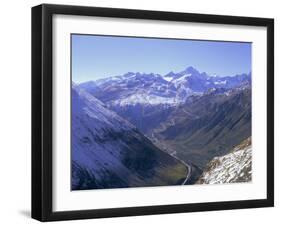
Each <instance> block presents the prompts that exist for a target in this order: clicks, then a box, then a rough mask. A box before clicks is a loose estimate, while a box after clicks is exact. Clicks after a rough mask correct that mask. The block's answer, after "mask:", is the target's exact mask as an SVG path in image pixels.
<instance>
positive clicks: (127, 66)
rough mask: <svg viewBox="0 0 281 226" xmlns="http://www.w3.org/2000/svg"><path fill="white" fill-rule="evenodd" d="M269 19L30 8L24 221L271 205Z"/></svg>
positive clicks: (271, 48)
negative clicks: (28, 182) (28, 176)
mask: <svg viewBox="0 0 281 226" xmlns="http://www.w3.org/2000/svg"><path fill="white" fill-rule="evenodd" d="M273 37H274V22H273V19H267V18H250V17H235V16H218V15H203V14H189V13H176V12H160V11H144V10H132V9H113V8H96V7H82V6H63V5H46V4H43V5H39V6H35V7H33V8H32V217H33V218H35V219H38V220H40V221H54V220H71V219H85V218H101V217H118V216H134V215H147V214H164V213H179V212H191V211H207V210H223V209H238V208H255V207H269V206H273V205H274V190H273V189H274V161H273V155H274V135H273V132H274V121H273V120H274V115H273V114H274V106H273V105H274V97H273V94H274V90H273V88H274V83H273V81H274V40H273Z"/></svg>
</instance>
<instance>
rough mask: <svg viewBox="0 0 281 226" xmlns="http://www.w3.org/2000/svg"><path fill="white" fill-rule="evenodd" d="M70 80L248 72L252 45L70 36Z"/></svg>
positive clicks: (77, 81)
mask: <svg viewBox="0 0 281 226" xmlns="http://www.w3.org/2000/svg"><path fill="white" fill-rule="evenodd" d="M71 38H72V46H71V48H72V49H71V52H72V59H71V60H72V81H73V82H75V83H82V82H86V81H96V80H99V79H104V78H109V77H115V76H122V75H124V74H126V73H128V72H134V73H137V72H140V73H145V74H150V73H154V74H160V75H162V76H163V75H166V74H168V73H169V72H171V71H173V72H175V73H178V72H181V71H183V70H185V69H186V68H187V67H189V66H192V67H194V68H195V69H196V70H198V71H199V72H200V73H202V72H206V73H207V74H208V75H216V76H235V75H237V74H243V73H246V74H248V73H250V72H251V43H242V42H224V41H202V40H178V39H158V38H138V37H117V36H97V35H72V36H71Z"/></svg>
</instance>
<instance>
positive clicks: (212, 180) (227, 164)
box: [197, 138, 252, 184]
mask: <svg viewBox="0 0 281 226" xmlns="http://www.w3.org/2000/svg"><path fill="white" fill-rule="evenodd" d="M251 179H252V146H251V138H248V139H246V140H245V141H243V142H242V143H241V144H240V145H238V146H236V147H235V148H234V149H233V150H232V151H231V152H230V153H229V154H227V155H224V156H220V157H215V158H214V159H213V160H212V161H210V162H209V164H208V165H207V167H206V169H205V171H204V172H203V174H202V175H201V177H200V178H199V180H198V181H197V184H224V183H237V182H250V181H251Z"/></svg>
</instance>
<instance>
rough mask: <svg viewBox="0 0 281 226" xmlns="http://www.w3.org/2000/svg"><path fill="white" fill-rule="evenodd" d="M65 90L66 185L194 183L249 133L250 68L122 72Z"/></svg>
mask: <svg viewBox="0 0 281 226" xmlns="http://www.w3.org/2000/svg"><path fill="white" fill-rule="evenodd" d="M72 92H73V95H72V112H73V115H72V125H73V128H72V140H73V144H72V155H73V158H72V170H73V174H72V175H73V177H72V179H73V180H72V181H73V183H72V187H73V189H74V190H75V189H88V188H114V187H131V186H133V187H137V186H153V185H168V184H170V185H171V184H181V183H183V182H184V184H194V183H196V181H197V180H198V178H199V177H200V175H201V174H202V171H204V170H205V169H206V167H207V166H208V163H209V162H210V161H211V160H212V159H213V158H215V157H219V156H223V155H226V154H228V153H229V152H230V151H231V150H232V149H233V148H234V147H235V146H236V145H238V144H240V143H241V142H242V141H243V140H245V139H247V138H248V137H250V136H251V73H249V74H240V75H234V76H224V77H223V76H210V75H208V74H207V73H205V72H203V73H200V72H199V71H198V70H196V69H195V68H193V67H188V68H186V69H185V70H183V71H181V72H178V73H175V72H170V73H168V74H166V75H159V74H154V73H150V74H146V73H139V72H137V73H134V72H128V73H126V74H124V75H121V76H113V77H108V78H105V79H99V80H97V81H88V82H84V83H80V84H76V85H73V91H72ZM187 175H188V177H189V178H187ZM81 178H84V179H81ZM187 179H188V180H187ZM93 181H94V182H93Z"/></svg>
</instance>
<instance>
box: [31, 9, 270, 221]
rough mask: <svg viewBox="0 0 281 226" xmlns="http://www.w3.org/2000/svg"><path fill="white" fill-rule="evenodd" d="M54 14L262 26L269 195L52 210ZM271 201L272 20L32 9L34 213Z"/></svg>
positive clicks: (134, 211) (75, 215)
mask: <svg viewBox="0 0 281 226" xmlns="http://www.w3.org/2000/svg"><path fill="white" fill-rule="evenodd" d="M55 14H64V15H82V16H98V17H112V18H128V19H129V18H133V19H148V20H162V21H182V22H196V23H211V24H228V25H231V24H233V25H247V26H261V27H266V28H267V198H266V199H258V200H246V201H227V202H211V203H195V204H171V205H161V206H145V207H130V208H111V209H93V210H73V211H63V212H54V211H53V210H52V198H53V196H52V129H53V128H52V110H53V102H52V98H53V96H52V18H53V15H55ZM271 206H274V20H273V19H268V18H253V17H237V16H221V15H205V14H193V13H192V14H191V13H177V12H161V11H145V10H132V9H117V8H98V7H83V6H66V5H50V4H43V5H39V6H35V7H33V8H32V218H34V219H37V220H40V221H56V220H73V219H86V218H105V217H122V216H135V215H149V214H167V213H181V212H195V211H210V210H228V209H243V208H257V207H271Z"/></svg>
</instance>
